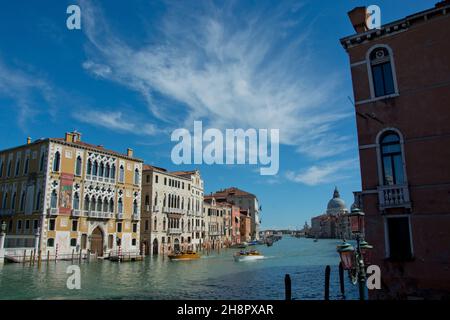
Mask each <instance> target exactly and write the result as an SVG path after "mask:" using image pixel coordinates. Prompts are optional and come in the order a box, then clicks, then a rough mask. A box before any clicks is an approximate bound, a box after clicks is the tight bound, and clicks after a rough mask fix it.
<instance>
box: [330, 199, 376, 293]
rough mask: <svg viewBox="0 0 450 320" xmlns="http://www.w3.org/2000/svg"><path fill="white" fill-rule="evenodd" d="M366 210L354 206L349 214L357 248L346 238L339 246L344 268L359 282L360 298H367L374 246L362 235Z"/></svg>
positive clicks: (338, 250) (353, 279)
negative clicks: (367, 266) (367, 276)
mask: <svg viewBox="0 0 450 320" xmlns="http://www.w3.org/2000/svg"><path fill="white" fill-rule="evenodd" d="M364 216H365V214H364V212H362V211H361V210H360V209H359V208H356V207H354V208H353V209H352V211H351V212H350V213H349V214H348V218H349V221H350V229H351V231H352V233H353V234H354V235H355V239H356V250H355V248H353V246H352V245H351V244H349V243H347V242H345V240H344V241H343V243H342V244H340V245H339V246H338V247H337V252H338V253H339V255H340V258H341V262H342V266H343V268H344V270H348V273H349V276H350V279H351V281H352V283H353V284H356V283H358V286H359V299H360V300H364V299H365V285H366V265H369V264H370V260H371V249H373V247H372V246H371V245H369V244H368V243H367V241H365V240H364V239H363V237H362V235H363V234H364Z"/></svg>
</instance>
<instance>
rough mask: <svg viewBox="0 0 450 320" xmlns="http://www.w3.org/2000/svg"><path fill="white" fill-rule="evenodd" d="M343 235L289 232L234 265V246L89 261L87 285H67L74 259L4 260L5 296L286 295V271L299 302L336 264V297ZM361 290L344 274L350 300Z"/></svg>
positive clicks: (319, 288) (314, 295) (0, 295)
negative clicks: (173, 257) (196, 254)
mask: <svg viewBox="0 0 450 320" xmlns="http://www.w3.org/2000/svg"><path fill="white" fill-rule="evenodd" d="M336 244H338V241H337V240H319V241H318V242H313V240H312V239H302V238H301V239H297V238H291V237H285V238H283V239H282V240H281V241H278V242H276V243H275V244H274V245H273V246H272V247H266V246H258V249H259V250H260V251H261V252H262V253H263V254H264V255H265V256H266V259H264V260H259V261H250V262H235V261H234V260H233V257H232V255H233V253H234V252H235V250H233V249H228V250H222V251H221V252H220V253H217V252H215V253H211V254H210V255H209V256H206V255H204V256H203V257H202V258H201V259H199V260H196V261H178V262H173V261H170V260H169V259H167V258H165V259H163V258H162V257H148V258H146V259H145V261H142V262H126V263H114V262H110V261H98V262H93V261H91V262H90V263H87V262H83V263H81V265H80V269H81V289H80V290H76V289H75V290H69V289H67V287H66V281H67V278H68V276H69V274H66V270H67V267H68V266H69V265H71V264H72V263H71V262H68V261H58V263H56V264H55V263H54V262H50V263H49V264H48V265H47V264H46V263H45V262H44V263H42V266H41V269H40V270H39V269H38V268H37V267H36V266H34V267H30V266H28V265H21V264H5V265H0V299H250V300H251V299H284V276H285V274H286V273H289V274H290V275H291V279H292V297H293V298H294V299H302V300H306V299H309V300H310V299H323V294H324V274H325V266H326V265H330V266H331V280H330V299H342V297H341V295H340V293H339V280H338V268H337V265H338V263H339V257H338V254H337V253H336ZM356 297H357V290H356V288H355V287H354V286H352V285H351V284H350V282H349V281H348V280H347V277H346V298H347V299H356Z"/></svg>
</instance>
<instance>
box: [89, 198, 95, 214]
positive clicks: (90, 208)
mask: <svg viewBox="0 0 450 320" xmlns="http://www.w3.org/2000/svg"><path fill="white" fill-rule="evenodd" d="M95 204H96V201H95V198H94V197H92V198H91V204H90V206H89V211H95Z"/></svg>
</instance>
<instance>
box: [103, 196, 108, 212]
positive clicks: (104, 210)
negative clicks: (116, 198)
mask: <svg viewBox="0 0 450 320" xmlns="http://www.w3.org/2000/svg"><path fill="white" fill-rule="evenodd" d="M103 212H108V199H106V198H105V199H103Z"/></svg>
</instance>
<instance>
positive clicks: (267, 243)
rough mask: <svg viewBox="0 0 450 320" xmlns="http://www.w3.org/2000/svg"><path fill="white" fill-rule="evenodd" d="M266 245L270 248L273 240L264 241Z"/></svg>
mask: <svg viewBox="0 0 450 320" xmlns="http://www.w3.org/2000/svg"><path fill="white" fill-rule="evenodd" d="M266 245H267V246H268V247H271V246H272V245H273V240H272V239H271V238H269V239H267V240H266Z"/></svg>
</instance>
